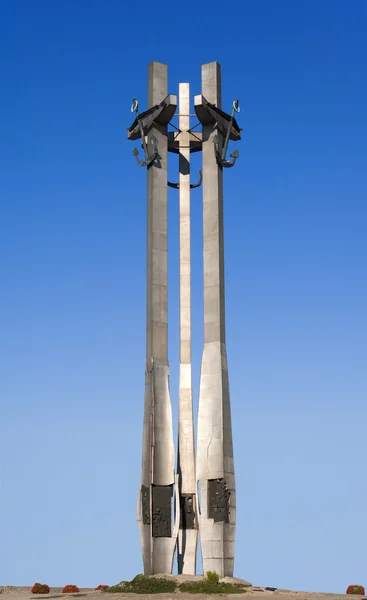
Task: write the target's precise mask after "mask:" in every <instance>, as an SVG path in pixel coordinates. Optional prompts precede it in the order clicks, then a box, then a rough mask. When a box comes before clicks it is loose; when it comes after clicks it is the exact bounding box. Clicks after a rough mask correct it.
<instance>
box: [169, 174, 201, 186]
mask: <svg viewBox="0 0 367 600" xmlns="http://www.w3.org/2000/svg"><path fill="white" fill-rule="evenodd" d="M202 180H203V173H202V171H199V181H198V182H197V183H190V189H193V188H197V187H200V186H201V182H202ZM167 185H168V186H169V187H171V188H174V189H175V190H179V189H180V184H179V183H171V182H170V181H167Z"/></svg>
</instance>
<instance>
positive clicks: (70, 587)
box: [62, 583, 80, 594]
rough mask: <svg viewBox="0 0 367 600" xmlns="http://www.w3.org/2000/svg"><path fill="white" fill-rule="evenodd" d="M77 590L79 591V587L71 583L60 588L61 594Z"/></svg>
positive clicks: (76, 591) (73, 592)
mask: <svg viewBox="0 0 367 600" xmlns="http://www.w3.org/2000/svg"><path fill="white" fill-rule="evenodd" d="M78 592H80V590H79V588H78V587H77V586H76V585H73V584H72V583H69V584H68V585H65V586H64V587H63V588H62V593H63V594H77V593H78Z"/></svg>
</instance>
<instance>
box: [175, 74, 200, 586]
mask: <svg viewBox="0 0 367 600" xmlns="http://www.w3.org/2000/svg"><path fill="white" fill-rule="evenodd" d="M179 115H180V116H179V129H180V137H179V152H180V154H179V170H180V180H179V181H180V183H179V194H180V380H179V420H178V476H179V489H180V506H181V523H180V529H179V532H178V540H177V559H178V572H179V573H186V574H190V575H194V574H195V573H196V549H197V538H198V531H197V523H198V522H197V515H196V478H195V452H194V423H193V413H192V377H191V248H190V133H189V129H190V85H189V84H188V83H180V85H179Z"/></svg>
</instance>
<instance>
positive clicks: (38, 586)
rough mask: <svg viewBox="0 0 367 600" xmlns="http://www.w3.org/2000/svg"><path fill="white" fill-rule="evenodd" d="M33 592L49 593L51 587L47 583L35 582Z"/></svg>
mask: <svg viewBox="0 0 367 600" xmlns="http://www.w3.org/2000/svg"><path fill="white" fill-rule="evenodd" d="M31 592H32V594H49V593H50V588H49V586H48V585H47V584H46V583H35V584H34V586H33V587H32V589H31Z"/></svg>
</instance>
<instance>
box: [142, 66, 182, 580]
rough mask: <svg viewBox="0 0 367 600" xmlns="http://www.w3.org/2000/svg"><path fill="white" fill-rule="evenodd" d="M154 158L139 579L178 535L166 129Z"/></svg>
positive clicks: (163, 86)
mask: <svg viewBox="0 0 367 600" xmlns="http://www.w3.org/2000/svg"><path fill="white" fill-rule="evenodd" d="M167 79H168V73H167V65H165V64H162V63H158V62H151V63H150V64H149V70H148V108H150V107H152V106H154V105H156V104H159V103H160V102H161V101H162V100H164V98H165V97H166V96H167V94H168V91H167ZM149 135H154V137H155V138H156V140H157V144H158V157H157V158H156V160H155V161H154V162H153V163H152V164H151V165H150V166H149V167H148V173H147V178H148V196H147V314H146V328H147V331H146V344H147V346H146V372H145V403H144V426H143V461H142V479H141V485H142V487H141V493H139V499H138V506H137V520H138V524H139V529H140V536H141V543H142V551H143V563H144V573H145V574H146V575H151V574H154V573H171V572H172V566H173V556H174V549H175V545H176V539H177V529H176V527H174V524H173V523H172V522H171V520H172V519H171V515H172V508H171V507H172V495H173V491H174V483H175V475H174V454H175V452H174V443H173V428H172V409H171V401H170V394H169V382H168V378H169V366H168V337H167V334H168V308H167V291H168V271H167V233H168V230H167V126H165V125H164V126H162V125H154V126H153V128H152V130H151V132H150V134H149Z"/></svg>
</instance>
